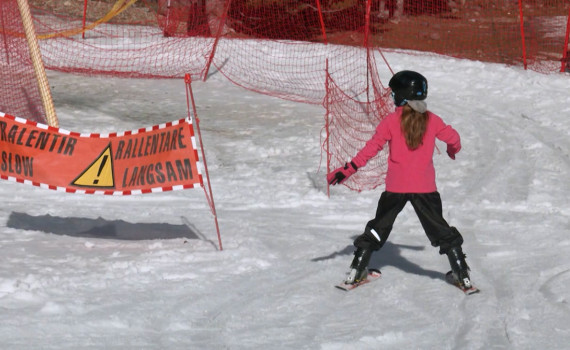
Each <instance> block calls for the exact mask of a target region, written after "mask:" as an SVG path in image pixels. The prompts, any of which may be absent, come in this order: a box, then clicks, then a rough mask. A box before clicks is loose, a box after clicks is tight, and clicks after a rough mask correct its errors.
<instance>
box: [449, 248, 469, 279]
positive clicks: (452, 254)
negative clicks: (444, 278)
mask: <svg viewBox="0 0 570 350" xmlns="http://www.w3.org/2000/svg"><path fill="white" fill-rule="evenodd" d="M447 257H448V258H449V264H450V265H451V272H452V273H453V277H454V278H455V279H456V280H457V281H458V282H459V285H460V286H461V287H462V288H465V289H468V288H471V287H473V285H472V284H471V278H469V270H470V269H469V266H468V265H467V263H466V262H465V254H463V250H461V247H454V248H451V249H450V250H449V251H448V252H447Z"/></svg>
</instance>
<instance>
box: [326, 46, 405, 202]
mask: <svg viewBox="0 0 570 350" xmlns="http://www.w3.org/2000/svg"><path fill="white" fill-rule="evenodd" d="M369 59H370V61H369V62H370V63H371V64H370V67H371V69H370V71H369V79H370V80H369V81H370V86H371V89H370V90H369V91H366V92H363V93H362V94H361V95H360V96H357V97H356V98H353V97H351V96H349V95H347V94H346V93H344V91H343V90H342V88H340V87H339V86H338V85H337V84H336V83H335V81H334V79H333V77H332V76H330V75H327V79H326V91H327V94H326V99H325V101H324V106H325V108H326V109H327V116H326V129H327V135H328V137H327V139H326V140H325V142H324V143H323V148H324V150H325V151H326V152H327V162H328V168H329V172H330V171H333V170H334V169H336V168H338V167H341V166H343V165H344V164H345V163H347V162H349V161H350V160H351V159H352V158H353V157H354V156H355V155H356V154H357V153H358V151H359V150H360V149H362V148H363V147H364V145H365V144H366V142H367V141H368V140H369V139H370V138H371V137H372V135H373V134H374V132H375V130H376V127H377V126H378V124H379V123H380V121H381V120H382V119H383V118H384V117H385V116H386V115H387V114H388V113H390V112H391V111H393V109H394V105H393V103H392V101H391V97H390V91H389V90H388V89H387V88H385V87H383V86H382V84H381V82H380V80H379V79H378V74H377V72H376V70H375V69H373V67H375V66H376V64H375V61H374V56H373V55H370V57H369ZM387 157H388V148H387V147H385V148H384V149H383V150H382V151H380V152H379V153H378V154H377V155H376V156H375V157H373V158H372V159H370V160H369V161H368V163H367V164H366V166H364V167H362V168H360V169H358V172H357V173H356V174H354V175H353V176H351V177H350V178H349V179H347V180H346V181H345V182H344V183H343V184H344V185H346V186H347V187H348V188H350V189H352V190H357V191H363V190H371V189H374V188H376V187H378V186H380V185H382V184H383V183H384V178H385V174H386V170H387Z"/></svg>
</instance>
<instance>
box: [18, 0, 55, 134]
mask: <svg viewBox="0 0 570 350" xmlns="http://www.w3.org/2000/svg"><path fill="white" fill-rule="evenodd" d="M17 1H18V8H19V10H20V16H21V17H22V23H23V24H24V31H25V33H26V40H27V41H28V48H29V49H30V58H31V60H32V65H33V66H34V72H35V73H36V80H37V82H38V88H39V90H40V96H41V98H42V104H43V106H44V110H45V113H46V119H47V122H48V125H49V126H53V127H58V126H59V123H58V120H57V116H56V114H55V107H54V105H53V100H52V98H51V91H50V89H49V83H48V80H47V75H46V71H45V67H44V63H43V60H42V55H41V52H40V46H39V44H38V38H37V37H36V31H35V30H34V23H33V21H32V14H31V12H30V6H29V4H28V1H27V0H17Z"/></svg>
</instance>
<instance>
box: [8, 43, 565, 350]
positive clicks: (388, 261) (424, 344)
mask: <svg viewBox="0 0 570 350" xmlns="http://www.w3.org/2000/svg"><path fill="white" fill-rule="evenodd" d="M386 56H387V59H388V62H390V64H391V65H392V68H393V69H394V70H395V71H397V70H401V69H413V70H417V71H420V72H421V73H423V74H424V75H425V76H426V77H427V78H428V80H429V83H430V90H429V94H430V95H429V97H428V106H429V108H430V109H431V110H433V111H434V112H436V113H437V114H439V115H440V116H442V117H443V118H444V120H445V121H446V122H448V123H449V124H451V125H453V126H454V127H455V128H456V129H457V130H458V131H459V132H460V134H461V136H462V143H463V149H462V151H461V152H460V153H459V154H458V156H457V159H456V160H455V161H452V160H450V159H449V158H448V157H447V156H446V155H445V154H436V155H435V156H434V157H435V163H436V171H437V174H438V178H437V179H438V186H439V191H440V193H441V195H442V199H443V205H444V214H445V217H446V218H447V219H448V221H449V222H450V223H451V224H452V225H454V226H456V227H457V228H458V229H459V230H460V231H461V233H462V234H463V235H464V238H465V245H464V251H465V252H466V253H467V256H468V259H467V260H468V263H469V264H470V266H471V269H472V278H473V280H474V282H475V283H476V284H477V285H478V286H479V287H480V288H481V290H482V292H481V293H480V294H476V295H472V296H469V297H466V296H465V295H463V293H461V292H460V291H458V290H457V289H455V288H453V287H451V286H449V285H446V284H445V282H444V280H443V278H444V274H445V272H447V271H448V270H449V266H448V262H447V258H446V257H445V256H440V255H439V254H438V251H437V249H436V248H433V247H431V246H430V244H429V242H428V240H427V238H426V237H425V235H424V233H423V231H422V228H421V226H420V224H419V222H418V219H417V218H416V216H415V214H414V212H413V209H412V208H411V206H408V207H406V208H405V209H404V211H403V212H402V213H401V214H400V216H399V217H398V219H397V221H396V224H395V227H394V230H393V232H392V235H391V237H390V240H389V242H388V243H387V244H386V245H385V247H384V248H383V249H382V250H381V251H380V252H378V253H376V254H375V255H374V256H373V258H372V262H371V267H377V268H380V269H381V270H382V272H383V277H382V278H381V280H379V281H376V282H374V283H372V284H370V285H367V286H365V287H362V288H359V289H357V290H355V291H353V292H349V293H346V292H343V291H340V290H338V289H335V288H333V285H334V284H335V283H337V282H338V281H340V280H341V279H342V278H343V277H344V274H345V272H346V270H347V268H348V265H349V263H350V261H351V259H352V252H353V249H352V239H353V238H354V236H356V235H358V234H360V233H361V232H362V230H363V227H364V225H365V223H366V222H367V221H368V220H369V219H370V218H371V217H372V216H373V215H374V212H375V209H376V203H377V200H378V198H379V196H380V193H381V191H382V190H383V188H378V189H377V190H375V191H369V192H362V193H356V192H351V191H349V190H348V189H346V188H344V187H342V186H341V187H338V186H337V187H333V188H332V189H331V197H330V198H328V197H327V195H326V190H325V188H326V186H325V181H324V178H325V174H324V170H323V169H325V168H326V164H325V163H324V158H323V155H322V154H321V148H320V145H321V141H322V140H321V132H322V128H323V124H324V110H323V108H322V107H320V106H314V105H306V104H299V103H294V102H288V101H284V100H280V99H276V98H272V97H268V96H263V95H259V94H255V93H251V92H248V91H245V90H243V89H241V88H238V87H236V86H233V85H232V84H231V83H229V82H228V81H226V80H225V79H224V78H223V77H222V76H221V75H220V74H214V75H213V76H212V77H211V78H210V79H209V80H208V81H207V82H206V83H201V82H197V83H194V85H193V88H194V93H195V97H196V103H197V108H198V116H199V118H200V121H201V124H200V126H201V130H202V136H203V139H204V146H205V149H206V156H207V160H208V166H209V170H210V176H211V181H212V188H213V192H214V199H215V203H216V208H217V210H218V217H219V223H220V229H221V235H222V242H223V245H224V250H223V251H219V250H218V249H217V237H216V231H215V226H214V222H213V217H212V215H211V213H210V211H209V208H208V206H207V202H206V199H205V196H204V192H203V191H202V190H200V189H194V190H186V191H177V192H166V193H161V194H150V195H139V196H124V197H105V196H88V195H73V194H62V193H58V192H55V191H49V190H44V189H40V188H35V187H32V186H27V185H21V184H15V183H11V182H8V181H2V182H0V196H1V198H2V200H3V202H4V205H3V206H2V208H1V209H0V259H1V265H2V268H1V269H0V310H1V312H0V348H2V349H323V350H337V349H557V350H558V349H568V348H569V347H570V345H569V344H570V326H569V324H570V304H569V302H570V289H568V287H567V286H568V285H569V284H570V205H569V199H568V198H569V196H570V181H569V177H570V176H569V175H570V137H569V136H570V94H569V90H570V78H569V77H568V75H567V74H566V75H564V74H559V75H541V74H538V73H534V72H531V71H524V70H522V69H520V68H513V67H505V66H502V65H495V64H484V63H480V62H472V61H462V60H456V59H452V58H440V57H431V58H420V57H418V56H407V55H403V54H395V53H388V54H386ZM49 78H50V84H51V85H52V86H53V96H54V99H55V104H56V109H57V111H58V116H59V120H60V126H61V127H62V128H64V129H67V130H72V131H79V132H111V131H124V130H131V129H135V128H139V127H144V126H150V125H155V124H159V123H162V122H167V121H172V120H178V119H180V118H183V117H185V116H186V96H185V89H184V83H183V82H182V81H178V80H159V81H157V80H120V79H109V78H85V77H78V76H72V75H67V74H60V73H54V72H49ZM388 78H389V77H383V79H384V80H386V81H387V79H388ZM440 149H442V148H441V147H440ZM443 149H444V148H443ZM319 167H320V170H319Z"/></svg>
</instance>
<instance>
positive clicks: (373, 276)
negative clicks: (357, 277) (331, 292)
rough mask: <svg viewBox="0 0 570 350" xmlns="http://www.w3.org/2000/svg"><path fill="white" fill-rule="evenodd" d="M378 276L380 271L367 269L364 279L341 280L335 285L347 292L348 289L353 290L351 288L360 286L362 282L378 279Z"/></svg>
mask: <svg viewBox="0 0 570 350" xmlns="http://www.w3.org/2000/svg"><path fill="white" fill-rule="evenodd" d="M380 277H382V273H381V272H380V270H375V269H369V270H368V276H367V277H366V279H364V280H362V281H360V282H356V283H344V281H342V282H340V283H339V284H337V285H336V286H335V287H336V288H338V289H342V290H344V291H346V292H348V291H349V290H353V289H355V288H357V287H360V286H362V285H364V284H368V283H370V282H372V281H375V280H377V279H379V278H380Z"/></svg>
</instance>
